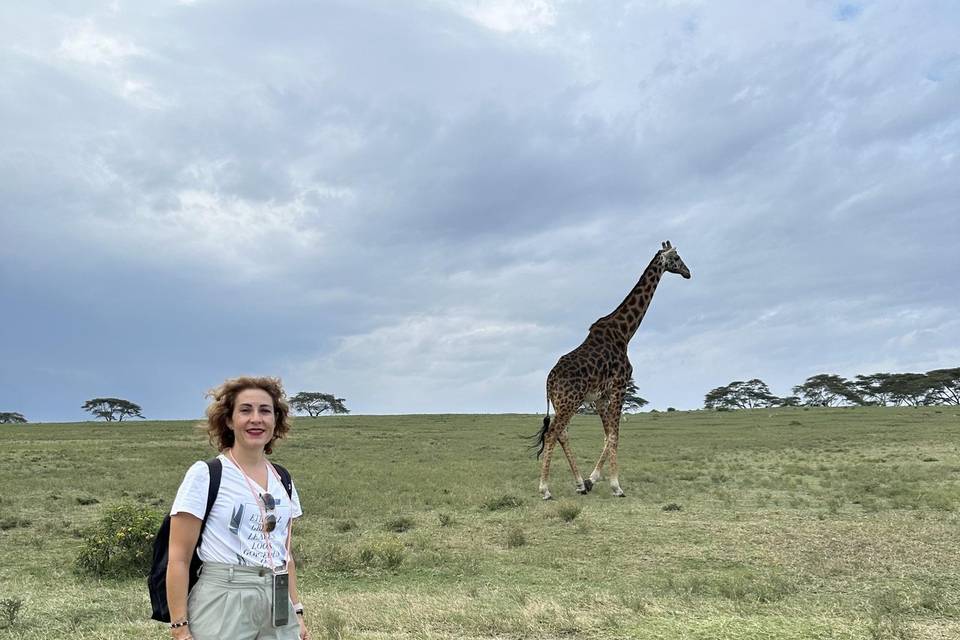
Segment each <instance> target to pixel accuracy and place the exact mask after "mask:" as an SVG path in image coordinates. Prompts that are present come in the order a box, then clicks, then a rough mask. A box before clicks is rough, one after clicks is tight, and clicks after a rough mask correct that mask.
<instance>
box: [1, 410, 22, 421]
mask: <svg viewBox="0 0 960 640" xmlns="http://www.w3.org/2000/svg"><path fill="white" fill-rule="evenodd" d="M26 422H27V419H26V418H24V417H23V414H22V413H17V412H16V411H0V424H24V423H26Z"/></svg>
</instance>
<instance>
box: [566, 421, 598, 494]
mask: <svg viewBox="0 0 960 640" xmlns="http://www.w3.org/2000/svg"><path fill="white" fill-rule="evenodd" d="M557 439H558V440H559V441H560V446H561V447H562V448H563V455H565V456H566V457H567V462H568V463H569V464H570V471H571V472H573V480H574V482H575V483H576V486H577V493H579V494H580V495H584V494H586V493H588V492H589V491H590V489H592V488H593V483H592V482H591V483H590V484H589V485H587V483H586V481H584V479H583V476H582V475H580V470H579V469H578V468H577V461H576V458H575V456H574V455H573V448H571V447H570V444H569V443H568V440H569V436H568V435H567V430H566V429H564V430H563V431H562V432H560V434H559V435H558V436H557Z"/></svg>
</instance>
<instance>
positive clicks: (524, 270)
mask: <svg viewBox="0 0 960 640" xmlns="http://www.w3.org/2000/svg"><path fill="white" fill-rule="evenodd" d="M944 12H947V14H950V13H955V11H954V10H953V9H949V8H945V7H943V6H942V5H938V4H936V3H920V4H918V5H916V4H915V5H911V7H910V8H909V9H907V8H901V7H888V6H880V5H872V4H863V5H841V4H836V3H828V2H818V3H808V4H806V5H796V4H795V3H788V2H783V3H768V4H764V5H762V6H756V5H755V3H754V4H747V3H742V4H741V5H739V6H738V5H736V4H734V5H730V4H724V5H717V4H708V3H699V2H692V1H691V2H669V3H666V2H665V3H659V4H658V3H654V4H634V3H616V4H608V5H602V6H598V5H596V4H595V3H579V2H547V1H546V0H543V1H538V2H533V1H523V0H497V1H491V2H482V3H475V2H465V3H459V2H453V1H449V2H447V1H440V0H438V1H435V2H424V3H421V4H419V5H417V6H414V7H410V6H408V7H403V8H400V7H398V6H396V5H394V4H392V3H383V2H369V3H361V2H325V3H319V4H318V3H304V2H289V3H285V4H284V5H282V6H277V5H271V6H269V7H267V6H265V5H261V4H258V3H229V4H227V3H220V2H203V1H198V2H193V3H171V4H166V5H149V6H148V5H139V4H134V5H125V4H123V3H91V4H89V5H86V6H83V7H80V6H77V7H72V8H69V7H68V8H61V9H60V10H59V12H58V13H52V12H50V11H48V10H46V9H44V10H40V9H34V8H31V7H29V6H19V7H14V6H6V7H3V8H0V25H2V26H0V36H2V42H4V43H5V44H4V45H3V48H2V49H0V77H2V78H4V80H3V82H2V84H0V134H2V136H3V139H4V141H5V144H4V149H3V151H2V152H0V169H2V173H0V175H2V176H3V177H2V178H0V191H2V193H3V196H4V197H3V198H2V200H0V234H2V236H3V238H4V240H5V243H4V252H3V253H2V254H0V287H2V293H3V297H4V299H5V301H7V304H8V308H10V309H15V310H16V313H14V314H12V317H11V318H10V319H9V320H8V321H6V322H5V323H4V327H3V331H2V332H0V348H2V352H3V353H4V356H5V358H4V364H3V366H2V367H0V383H2V387H3V391H2V392H0V405H3V406H0V409H2V408H3V407H7V409H4V410H15V411H21V412H22V413H24V414H26V415H27V416H28V417H30V418H32V419H36V420H54V419H78V418H80V417H81V415H80V412H79V405H80V404H81V403H82V402H83V400H85V399H86V398H88V397H92V396H94V395H103V394H109V395H126V396H129V397H130V398H131V399H134V400H135V401H139V402H140V403H141V404H143V405H144V409H145V412H146V413H147V415H148V416H152V417H169V418H174V417H184V416H190V415H199V414H200V413H201V412H202V408H203V398H202V394H203V391H204V390H206V389H207V388H208V387H210V386H212V385H214V384H216V383H217V382H218V381H219V380H221V379H222V378H224V377H226V376H228V375H235V374H239V373H242V372H265V373H274V374H279V375H282V376H284V378H285V380H286V381H287V384H288V386H289V387H290V390H291V391H295V390H299V389H321V390H326V391H333V392H336V393H337V394H338V395H341V396H345V397H346V398H347V399H348V405H349V406H351V407H353V408H354V409H355V410H358V411H366V412H407V411H411V412H412V411H489V412H496V411H540V410H542V405H543V400H542V396H543V381H544V378H545V376H546V373H547V371H548V370H549V368H550V367H551V366H552V365H553V363H554V362H555V360H556V359H557V357H559V356H560V355H561V354H562V353H564V352H566V351H568V350H570V349H572V348H573V347H575V346H576V345H577V344H578V343H579V342H580V341H581V340H582V338H583V336H584V335H585V332H586V328H587V326H588V325H589V324H590V322H592V321H593V320H594V319H596V318H597V317H600V316H602V315H604V314H606V313H607V312H609V311H610V310H611V309H612V308H613V307H615V306H616V304H617V303H619V301H620V300H621V299H622V297H623V295H625V293H626V292H627V291H628V290H629V289H630V287H631V286H632V285H633V283H634V282H635V281H636V279H637V278H638V277H639V276H640V273H641V272H642V270H643V268H644V267H645V266H646V264H647V262H648V261H649V259H650V257H651V255H652V254H653V252H654V251H655V250H656V248H657V247H658V246H659V242H660V241H661V240H664V239H671V240H672V241H673V242H674V243H675V244H676V245H677V246H678V247H679V249H680V252H681V254H682V255H683V256H684V258H685V260H686V261H687V263H688V264H689V265H690V267H691V269H692V270H693V276H694V277H693V279H692V280H690V281H681V280H680V279H679V278H667V279H665V280H664V282H663V283H662V284H661V287H660V290H659V291H658V292H657V295H656V297H655V299H654V301H653V306H652V308H651V311H650V313H649V314H648V316H647V318H646V319H645V321H644V325H643V326H642V327H641V329H640V331H639V332H638V334H637V337H636V338H635V340H634V342H633V343H632V346H631V358H632V359H633V362H634V367H635V370H636V372H637V376H636V377H637V381H638V383H639V385H640V388H641V394H642V395H644V396H645V397H647V398H649V399H650V400H651V401H652V402H653V405H654V406H656V407H659V408H664V407H666V406H670V405H672V406H677V407H696V406H699V405H700V404H701V403H702V397H703V394H704V393H705V392H706V391H708V390H709V389H710V388H712V387H714V386H717V385H720V384H725V383H727V382H729V381H731V380H732V379H735V378H746V377H754V376H758V377H761V378H763V379H764V380H766V381H767V382H768V383H770V384H771V387H773V388H774V390H775V391H776V392H778V393H786V392H787V391H788V390H789V386H791V385H793V384H796V383H798V382H800V381H802V380H803V379H804V378H805V377H807V376H809V375H813V374H816V373H821V372H825V371H831V372H836V373H841V374H843V375H853V374H855V373H863V372H868V370H871V369H876V370H881V369H885V370H926V369H931V368H935V367H941V366H956V364H957V361H958V350H957V346H956V341H955V340H954V339H953V337H954V336H955V335H956V329H957V326H956V323H955V321H954V320H953V318H955V317H957V310H958V309H957V303H956V300H958V299H960V295H958V293H960V292H958V290H957V284H956V282H955V278H953V277H952V276H953V275H954V274H956V273H957V272H958V267H960V260H958V258H957V252H956V246H957V245H958V240H960V222H958V220H960V217H958V213H960V212H958V210H957V202H960V193H958V192H960V187H958V186H957V185H958V183H957V181H956V179H955V177H954V176H955V175H956V174H957V166H958V156H957V154H958V150H960V116H958V114H957V112H956V110H955V109H954V108H953V105H955V104H957V103H958V102H960V65H958V64H957V62H956V61H957V60H960V53H958V51H957V47H956V42H957V37H956V36H957V33H956V27H955V26H954V25H955V24H956V23H957V20H956V19H955V18H956V17H957V16H955V15H952V16H951V15H944ZM951 17H952V18H954V19H952V20H951V19H950V18H951ZM8 405H9V406H8Z"/></svg>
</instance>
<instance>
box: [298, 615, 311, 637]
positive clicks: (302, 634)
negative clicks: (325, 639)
mask: <svg viewBox="0 0 960 640" xmlns="http://www.w3.org/2000/svg"><path fill="white" fill-rule="evenodd" d="M297 622H299V623H300V640H310V632H309V631H307V623H306V622H304V621H303V616H297Z"/></svg>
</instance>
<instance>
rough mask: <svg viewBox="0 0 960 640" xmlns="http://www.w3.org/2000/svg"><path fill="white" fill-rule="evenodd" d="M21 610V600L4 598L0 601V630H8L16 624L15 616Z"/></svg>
mask: <svg viewBox="0 0 960 640" xmlns="http://www.w3.org/2000/svg"><path fill="white" fill-rule="evenodd" d="M21 608H23V598H4V599H2V600H0V625H2V626H0V629H9V628H10V627H12V626H13V625H14V624H16V623H17V616H18V615H19V614H20V609H21Z"/></svg>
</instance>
